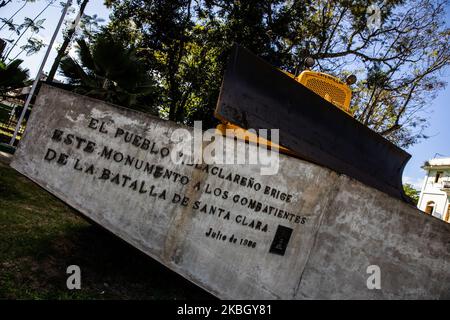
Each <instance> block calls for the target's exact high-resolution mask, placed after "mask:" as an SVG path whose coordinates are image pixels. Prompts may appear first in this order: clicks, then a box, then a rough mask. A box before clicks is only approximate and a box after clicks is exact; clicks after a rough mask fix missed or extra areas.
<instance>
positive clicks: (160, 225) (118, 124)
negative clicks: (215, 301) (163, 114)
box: [11, 86, 450, 299]
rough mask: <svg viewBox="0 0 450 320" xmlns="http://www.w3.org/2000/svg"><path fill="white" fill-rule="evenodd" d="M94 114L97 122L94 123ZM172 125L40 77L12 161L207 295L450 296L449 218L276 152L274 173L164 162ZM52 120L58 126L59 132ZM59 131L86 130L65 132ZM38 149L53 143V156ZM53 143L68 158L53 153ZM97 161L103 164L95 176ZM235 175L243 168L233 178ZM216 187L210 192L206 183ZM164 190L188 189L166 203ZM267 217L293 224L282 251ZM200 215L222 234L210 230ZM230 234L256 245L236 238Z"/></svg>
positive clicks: (287, 225) (274, 223)
mask: <svg viewBox="0 0 450 320" xmlns="http://www.w3.org/2000/svg"><path fill="white" fill-rule="evenodd" d="M92 118H94V119H96V120H98V122H96V121H94V124H92V122H91V121H92ZM102 122H105V125H104V127H103V128H102V129H100V126H101V123H102ZM89 124H91V127H95V128H96V129H92V128H90V127H89ZM118 128H120V129H122V130H123V131H128V132H130V133H134V134H135V135H139V136H141V137H142V138H141V139H138V142H140V143H142V141H143V139H144V138H145V139H148V141H149V147H148V148H147V149H145V148H142V145H140V143H138V142H136V145H140V146H139V147H137V146H136V145H133V143H132V142H130V143H126V142H124V137H123V136H124V135H121V134H119V135H118V136H117V137H115V135H116V134H117V133H118V132H119V133H120V131H118ZM177 128H179V126H178V125H175V124H173V123H171V122H168V121H163V120H160V119H156V118H153V117H150V116H148V115H144V114H141V113H138V112H134V111H131V110H127V109H122V108H117V107H115V106H111V105H109V104H106V103H103V102H100V101H97V100H93V99H89V98H86V97H82V96H78V95H74V94H71V93H68V92H65V91H62V90H59V89H55V88H52V87H47V86H43V88H42V89H41V93H40V95H39V98H38V100H37V103H36V107H35V108H34V111H33V113H32V116H31V119H30V120H29V124H28V128H27V131H26V133H25V136H24V138H23V140H22V141H21V143H20V146H19V149H18V150H17V152H16V154H15V156H14V159H13V162H12V164H11V166H12V167H13V168H15V169H16V170H18V171H19V172H21V173H23V174H24V175H26V176H27V177H29V178H30V179H32V180H34V181H35V182H36V183H38V184H39V185H41V186H42V187H43V188H45V189H46V190H48V191H50V192H51V193H53V194H55V195H56V196H57V197H59V198H61V199H62V200H64V201H65V202H67V203H68V204H69V205H71V206H73V207H75V208H77V209H78V210H80V211H81V212H82V213H83V214H84V215H86V216H87V217H89V218H90V219H92V220H93V221H95V222H96V223H98V224H100V225H102V226H104V227H105V228H107V229H109V230H110V231H112V232H113V233H114V234H116V235H117V236H119V237H121V238H122V239H124V240H125V241H127V242H129V243H131V244H132V245H134V246H135V247H137V248H139V249H140V250H142V251H144V252H145V253H146V254H148V255H149V256H151V257H153V258H155V259H156V260H158V261H160V262H161V263H163V264H164V265H166V266H167V267H169V268H170V269H172V270H174V271H176V272H178V273H180V274H181V275H183V276H184V277H186V278H187V279H189V280H191V281H192V282H194V283H196V284H197V285H199V286H201V287H203V288H205V289H206V290H208V291H209V292H211V293H213V294H215V295H216V296H218V297H219V298H225V299H231V298H235V299H240V298H242V299H317V298H321V299H335V298H342V299H364V298H369V299H386V298H399V299H401V298H418V299H421V298H432V299H444V298H447V299H449V298H450V224H446V223H445V222H443V221H440V220H438V219H436V218H433V217H430V216H427V215H424V214H422V213H420V211H418V210H417V209H416V208H414V207H412V206H410V205H408V204H406V203H403V202H401V201H399V200H396V199H392V198H389V197H388V196H387V195H386V194H384V193H382V192H379V191H377V190H375V189H372V188H369V187H367V186H364V185H363V184H361V183H359V182H357V181H354V180H351V179H349V178H347V177H346V176H342V175H337V174H336V173H334V172H332V171H330V170H328V169H325V168H322V167H319V166H316V165H313V164H311V163H307V162H305V161H301V160H297V159H293V158H290V157H287V156H283V155H281V159H280V171H279V173H278V174H276V175H274V176H261V175H259V166H257V165H252V166H250V165H217V166H216V167H217V169H214V170H213V169H212V168H209V169H208V172H206V171H205V170H204V168H203V169H198V168H194V167H193V166H188V165H182V164H178V165H176V164H173V163H172V162H171V161H170V159H169V157H163V156H162V154H163V152H162V151H161V150H165V149H164V148H168V149H173V148H174V144H173V142H171V141H170V139H169V137H170V136H171V133H172V132H173V130H175V129H177ZM55 129H58V130H61V131H63V132H64V133H63V136H62V138H61V140H60V141H58V134H56V135H55ZM188 130H192V129H189V128H188ZM101 131H107V132H106V133H102V132H101ZM68 134H73V135H74V136H78V137H79V138H80V139H85V140H86V141H85V142H83V141H82V140H79V141H75V138H74V136H73V137H72V136H71V139H68V137H69V136H68ZM52 136H54V139H52ZM69 138H70V137H69ZM69 140H72V143H69ZM80 141H81V142H80ZM88 141H92V142H93V143H95V145H93V144H91V145H90V146H89V145H88ZM78 142H80V145H81V147H80V148H77V143H78ZM153 142H154V143H155V145H154V148H153V152H154V153H152V151H151V150H152V149H151V148H152V147H151V145H152V143H153ZM238 143H240V142H238ZM105 146H106V147H107V148H108V149H107V150H110V149H114V150H116V151H120V152H121V153H122V154H124V155H129V156H130V158H131V157H134V158H135V159H140V160H142V163H147V164H148V168H150V165H151V164H154V165H155V166H161V167H162V169H160V170H161V172H163V173H164V172H165V170H166V169H167V170H171V171H175V172H176V173H178V174H180V177H181V176H183V177H187V179H188V180H189V181H188V182H187V183H185V184H184V183H180V180H181V179H176V181H175V182H174V178H173V177H174V175H173V173H172V176H171V178H168V177H167V176H164V175H162V176H159V174H156V175H155V170H156V171H158V170H157V169H155V168H156V167H154V168H153V170H154V171H152V173H149V172H148V171H150V169H148V171H145V170H143V169H139V170H138V169H137V167H138V166H136V162H134V163H132V165H129V164H125V162H124V161H116V160H119V158H120V156H117V159H115V158H114V153H112V154H111V157H110V158H109V159H107V158H105V154H104V155H103V156H102V151H103V150H104V148H105ZM49 149H52V150H54V151H55V152H56V153H57V156H55V157H54V159H53V153H52V152H49V151H48V150H49ZM156 150H159V151H158V152H156ZM61 153H64V154H66V155H67V159H64V157H63V158H61V161H60V164H58V162H57V160H58V157H59V155H60V154H61ZM46 156H47V159H45V158H46ZM79 169H81V170H79ZM220 169H222V170H223V171H222V172H223V176H222V177H221V174H220V173H218V171H219V170H220ZM105 170H109V171H110V175H109V176H108V177H107V178H106V176H107V175H105V176H103V174H104V173H105V172H107V171H105ZM158 172H159V171H158ZM116 174H119V176H118V178H116ZM229 174H232V175H233V179H234V178H236V175H239V177H240V181H239V182H233V181H229V180H228V179H227V178H226V177H227V175H229ZM124 175H125V176H124ZM126 177H129V178H126ZM242 177H246V178H247V181H246V183H244V185H245V186H242V185H241V183H242ZM250 178H253V179H254V184H253V185H252V186H251V187H249V183H248V180H249V179H250ZM135 181H136V183H135ZM143 181H144V185H142V182H143ZM183 181H184V182H186V179H184V180H183ZM198 183H200V184H198ZM256 183H259V184H260V186H261V188H260V189H258V190H256V189H257V188H255V184H256ZM151 186H153V190H152V191H153V192H151V191H150V189H151ZM266 187H270V188H276V189H277V190H278V191H280V192H283V193H285V194H287V195H290V200H289V201H287V200H286V197H285V198H284V200H281V199H280V198H278V199H276V198H275V197H272V196H270V193H269V195H267V194H265V193H264V191H265V188H266ZM217 188H219V189H220V195H217V196H215V195H214V193H213V192H212V193H208V192H209V191H210V190H214V189H217ZM164 190H165V191H164ZM144 191H145V192H144ZM225 191H227V196H225V195H224V193H225ZM217 192H219V191H217ZM153 194H156V195H153ZM175 194H178V195H180V196H181V197H186V198H188V200H186V201H185V203H184V205H180V202H178V203H173V201H172V200H173V199H174V195H175ZM236 197H239V201H234V200H235V199H237V198H236ZM243 197H245V198H247V199H252V200H253V201H256V202H260V203H261V207H260V210H257V209H252V208H249V207H248V204H246V205H242V204H241V202H240V201H241V199H242V198H243ZM175 200H177V198H176V196H175ZM244 202H245V201H244ZM256 202H254V203H256ZM204 205H207V208H206V210H202V209H204ZM211 206H214V207H215V208H216V211H215V213H214V214H212V213H209V210H211V209H210V208H211ZM270 207H272V209H270ZM220 208H221V209H223V212H222V213H221V214H220V216H219V212H220V210H219V209H220ZM254 208H256V207H254ZM280 210H283V212H281V211H280ZM204 211H206V212H204ZM228 212H229V214H228V215H227V213H228ZM286 212H287V213H286ZM244 217H245V219H246V220H245V221H244V220H243V219H244ZM251 221H254V224H253V227H251V226H250V223H251ZM258 222H259V224H258ZM245 224H246V225H245ZM258 225H259V228H258V227H257V226H258ZM264 226H266V230H264V229H265V228H264ZM280 226H281V227H280ZM283 227H284V228H283ZM278 228H280V229H282V230H285V231H286V230H292V234H291V236H290V237H287V236H285V235H283V234H282V235H281V239H282V240H284V245H281V249H282V248H283V247H285V252H284V254H283V252H282V250H281V251H279V250H278V251H277V249H275V250H271V247H272V243H273V241H274V238H276V237H278V236H276V234H277V230H278ZM210 229H212V230H214V231H220V232H221V234H222V235H226V237H227V238H226V240H223V239H216V238H217V237H216V238H212V237H211V234H210V233H209V231H210ZM208 234H209V236H208ZM278 235H279V234H278ZM219 238H220V237H219ZM278 238H279V237H278ZM230 239H231V241H230ZM234 239H236V241H234ZM241 239H247V240H250V241H252V244H253V243H254V244H255V246H254V247H253V246H252V245H251V246H248V245H241V244H240V243H241ZM369 265H378V266H379V267H380V269H381V289H380V290H376V289H375V290H369V289H368V288H367V285H366V283H367V278H368V277H369V276H370V274H367V273H366V270H367V267H368V266H369ZM81 267H82V266H81Z"/></svg>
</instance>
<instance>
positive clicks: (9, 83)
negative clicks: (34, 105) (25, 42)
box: [0, 60, 28, 98]
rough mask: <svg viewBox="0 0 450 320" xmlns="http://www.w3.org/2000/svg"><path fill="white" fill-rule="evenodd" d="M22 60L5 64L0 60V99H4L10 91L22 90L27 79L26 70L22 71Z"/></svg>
mask: <svg viewBox="0 0 450 320" xmlns="http://www.w3.org/2000/svg"><path fill="white" fill-rule="evenodd" d="M22 62H23V61H22V60H14V61H12V62H11V63H9V64H5V63H4V62H3V61H1V60H0V97H2V98H3V97H5V96H6V95H7V93H8V92H9V91H11V90H14V89H17V88H22V87H24V86H25V85H26V80H27V79H28V70H27V69H22V68H21V67H20V64H21V63H22Z"/></svg>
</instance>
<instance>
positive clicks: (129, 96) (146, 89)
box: [60, 33, 156, 112]
mask: <svg viewBox="0 0 450 320" xmlns="http://www.w3.org/2000/svg"><path fill="white" fill-rule="evenodd" d="M77 44H78V51H77V52H78V61H77V60H75V59H73V58H72V57H70V56H65V57H64V58H63V59H62V61H61V64H60V68H61V72H62V74H63V75H64V76H65V77H66V78H67V79H68V81H69V84H71V85H72V87H73V89H74V91H75V92H77V93H80V94H84V95H87V96H90V97H93V98H97V99H102V100H105V101H108V102H111V103H115V104H119V105H121V106H125V107H129V108H135V109H141V110H145V111H148V112H152V111H153V108H154V103H153V100H154V96H155V93H156V91H155V90H156V89H155V88H156V87H155V83H154V80H153V79H152V77H151V76H150V74H149V72H148V71H147V69H146V66H145V64H144V62H143V61H142V60H141V59H139V58H138V57H137V51H136V48H134V47H132V46H128V47H127V46H125V45H124V44H123V43H122V42H120V41H118V40H117V39H115V38H114V36H113V35H111V34H109V33H101V34H99V35H97V36H96V38H95V41H94V42H93V43H91V44H89V43H86V42H85V41H84V40H82V39H81V40H78V41H77Z"/></svg>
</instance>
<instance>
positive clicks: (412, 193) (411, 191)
mask: <svg viewBox="0 0 450 320" xmlns="http://www.w3.org/2000/svg"><path fill="white" fill-rule="evenodd" d="M403 190H404V191H405V194H406V195H407V196H408V197H410V198H411V199H412V200H413V202H414V204H415V205H417V203H418V202H419V196H420V191H418V190H416V189H415V188H414V187H413V186H412V185H411V184H409V183H404V184H403Z"/></svg>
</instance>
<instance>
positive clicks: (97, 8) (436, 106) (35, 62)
mask: <svg viewBox="0 0 450 320" xmlns="http://www.w3.org/2000/svg"><path fill="white" fill-rule="evenodd" d="M22 1H23V0H13V3H12V4H9V5H7V6H6V7H4V8H2V9H1V11H0V17H10V16H11V14H12V13H13V12H14V11H15V10H17V8H18V7H19V6H20V4H21V3H22ZM49 1H50V0H38V1H36V2H35V3H30V4H28V5H27V6H26V8H25V9H24V10H23V11H22V12H20V14H18V15H17V16H16V17H15V18H14V21H15V22H22V21H23V18H24V17H34V16H35V15H36V14H37V13H38V12H39V11H40V10H42V8H43V7H44V6H45V5H46V4H47V3H48V2H49ZM60 1H61V0H54V4H52V5H51V6H50V7H49V9H48V10H47V11H46V12H45V14H43V15H42V18H46V21H45V23H44V27H45V30H42V31H41V32H40V33H39V37H40V38H41V39H42V40H43V41H44V42H46V43H48V42H49V40H50V38H51V36H52V34H53V31H54V28H55V27H56V23H57V21H58V19H59V16H60V13H61V7H60V6H59V2H60ZM74 2H76V1H74ZM72 7H73V8H75V9H76V10H75V11H77V6H76V5H73V6H72ZM446 9H447V12H446V21H447V25H450V6H448V7H447V8H446ZM85 13H86V14H89V15H93V14H97V15H98V16H99V17H101V18H103V19H105V20H107V19H108V15H109V11H108V9H107V8H106V7H105V6H104V5H103V0H91V1H90V2H89V3H88V5H87V7H86V10H85ZM75 15H76V12H73V13H71V14H70V15H68V17H67V18H66V20H68V21H69V22H70V21H72V20H73V18H74V16H75ZM10 36H11V32H10V31H5V30H2V31H0V37H2V38H8V37H10ZM24 38H25V37H24ZM61 41H62V37H61V34H60V35H59V37H58V38H57V40H56V45H57V44H58V43H60V42H61ZM19 46H20V45H19ZM54 47H55V46H54ZM44 53H45V50H41V51H40V52H39V53H38V54H35V55H33V56H30V57H26V56H22V57H21V58H22V59H24V60H25V61H24V64H23V65H24V66H25V67H27V68H28V69H29V70H30V76H31V77H33V78H34V76H35V74H36V72H37V70H38V67H39V65H40V62H41V61H42V58H43V56H44ZM55 55H56V50H52V53H51V54H50V56H49V59H48V61H47V64H46V67H45V68H44V70H49V69H50V66H51V63H52V61H53V60H54V58H55ZM442 76H443V79H444V80H445V81H446V82H448V83H450V70H449V69H447V70H446V71H445V73H444V74H443V75H442ZM430 103H431V104H430V106H429V108H428V110H429V128H428V129H427V131H426V134H427V135H428V136H430V138H429V139H427V140H424V141H422V142H420V143H418V144H416V145H414V146H413V147H411V148H409V149H407V151H408V152H409V153H410V154H411V155H412V158H411V160H410V161H409V163H408V164H407V166H406V168H405V171H404V174H403V181H404V182H408V183H411V184H413V185H414V186H416V187H417V188H419V189H420V187H421V183H422V181H423V178H424V175H425V172H424V171H423V170H422V169H421V168H420V166H421V165H422V164H423V163H424V162H425V161H426V160H428V159H431V158H433V157H434V156H435V155H436V154H438V156H441V157H442V156H446V157H450V85H447V87H446V88H445V89H444V90H442V91H440V92H439V94H438V97H437V98H436V99H435V100H433V101H432V102H430Z"/></svg>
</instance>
